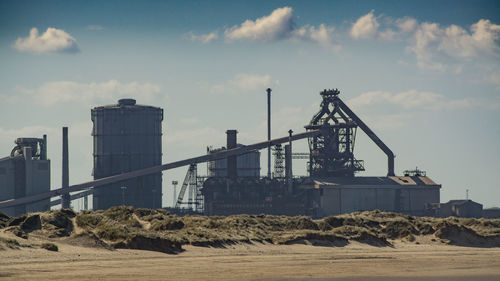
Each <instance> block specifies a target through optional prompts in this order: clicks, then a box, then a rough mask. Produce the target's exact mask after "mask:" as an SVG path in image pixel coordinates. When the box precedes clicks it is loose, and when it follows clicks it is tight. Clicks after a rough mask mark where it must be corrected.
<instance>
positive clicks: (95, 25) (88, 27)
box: [87, 24, 104, 31]
mask: <svg viewBox="0 0 500 281" xmlns="http://www.w3.org/2000/svg"><path fill="white" fill-rule="evenodd" d="M103 29H104V28H103V27H102V26H101V25H98V24H91V25H88V26H87V30H92V31H99V30H103Z"/></svg>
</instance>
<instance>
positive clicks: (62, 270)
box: [0, 238, 500, 281]
mask: <svg viewBox="0 0 500 281" xmlns="http://www.w3.org/2000/svg"><path fill="white" fill-rule="evenodd" d="M422 239H424V240H421V241H419V242H420V243H421V244H415V243H409V242H398V241H395V242H393V243H394V247H373V246H369V245H366V244H361V243H357V242H351V243H350V244H349V245H347V246H345V247H323V246H310V245H303V244H299V245H297V244H296V245H272V244H259V243H257V244H244V245H234V246H228V247H226V248H205V247H193V246H185V247H184V248H185V249H186V251H184V252H182V253H180V254H177V255H169V254H163V253H159V252H152V251H141V250H113V251H110V250H105V249H96V248H84V247H78V246H72V245H67V244H63V243H57V244H58V246H59V252H51V251H47V250H45V249H40V248H22V249H19V250H2V251H0V279H2V280H3V279H5V280H315V281H319V280H500V248H472V247H458V246H449V245H445V244H442V243H440V242H439V241H436V242H431V241H430V240H425V238H422ZM30 240H31V239H30Z"/></svg>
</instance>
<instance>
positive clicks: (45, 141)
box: [40, 135, 47, 160]
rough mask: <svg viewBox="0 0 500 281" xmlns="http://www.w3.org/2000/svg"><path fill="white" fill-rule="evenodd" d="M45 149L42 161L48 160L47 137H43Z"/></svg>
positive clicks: (41, 153)
mask: <svg viewBox="0 0 500 281" xmlns="http://www.w3.org/2000/svg"><path fill="white" fill-rule="evenodd" d="M42 145H43V147H42V151H41V152H40V160H47V135H43V144H42Z"/></svg>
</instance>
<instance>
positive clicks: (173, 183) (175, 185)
mask: <svg viewBox="0 0 500 281" xmlns="http://www.w3.org/2000/svg"><path fill="white" fill-rule="evenodd" d="M178 183H179V182H178V181H172V185H173V186H174V200H173V205H172V207H173V206H175V203H176V202H177V199H176V198H177V194H176V193H177V184H178Z"/></svg>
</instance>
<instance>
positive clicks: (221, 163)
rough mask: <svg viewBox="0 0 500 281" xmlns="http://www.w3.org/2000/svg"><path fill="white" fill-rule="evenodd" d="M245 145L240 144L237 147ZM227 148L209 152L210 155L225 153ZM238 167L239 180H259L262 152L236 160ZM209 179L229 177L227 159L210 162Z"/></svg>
mask: <svg viewBox="0 0 500 281" xmlns="http://www.w3.org/2000/svg"><path fill="white" fill-rule="evenodd" d="M242 146H243V145H241V144H238V145H237V147H242ZM224 150H225V148H224V147H223V148H218V149H213V150H209V151H208V154H211V153H215V152H220V151H224ZM236 163H237V164H236V165H237V168H236V169H237V171H238V173H237V174H238V177H239V178H259V177H260V152H259V151H252V152H248V153H245V154H242V155H238V156H237V158H236ZM208 176H209V177H227V176H228V175H227V159H219V160H214V161H210V162H208Z"/></svg>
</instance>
